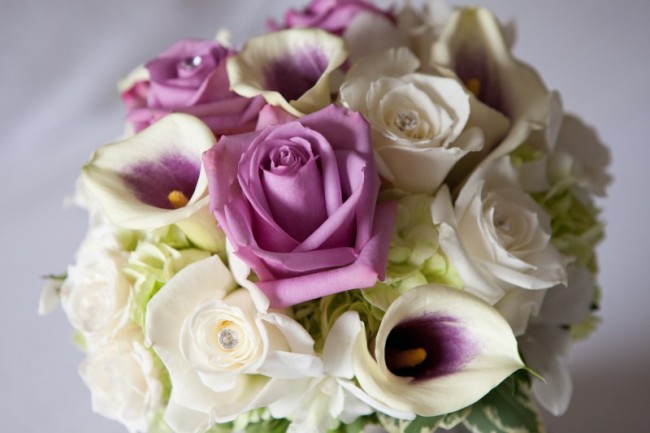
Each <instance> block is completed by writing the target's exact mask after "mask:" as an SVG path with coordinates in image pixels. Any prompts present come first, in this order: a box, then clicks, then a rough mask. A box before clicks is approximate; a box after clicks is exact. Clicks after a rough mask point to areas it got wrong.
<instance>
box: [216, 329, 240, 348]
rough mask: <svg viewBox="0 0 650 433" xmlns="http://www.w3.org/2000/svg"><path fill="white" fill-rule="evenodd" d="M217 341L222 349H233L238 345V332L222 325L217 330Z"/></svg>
mask: <svg viewBox="0 0 650 433" xmlns="http://www.w3.org/2000/svg"><path fill="white" fill-rule="evenodd" d="M226 326H227V325H226ZM218 341H219V345H220V346H221V347H222V348H223V349H224V350H233V349H235V348H236V347H237V346H239V334H238V333H237V331H235V330H234V329H232V328H228V327H224V328H221V329H220V330H219V335H218Z"/></svg>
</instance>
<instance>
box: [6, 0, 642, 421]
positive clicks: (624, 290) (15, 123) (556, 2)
mask: <svg viewBox="0 0 650 433" xmlns="http://www.w3.org/2000/svg"><path fill="white" fill-rule="evenodd" d="M302 3H303V2H302V1H300V0H272V1H271V0H267V1H263V0H241V1H234V0H184V1H183V0H157V1H155V0H129V1H127V0H114V1H107V0H103V1H100V0H96V1H91V0H67V1H66V0H0V59H1V60H0V62H1V67H0V206H1V207H0V209H1V212H0V218H1V220H0V221H1V223H2V224H0V230H1V231H0V234H1V237H0V239H1V240H2V247H1V248H0V270H1V271H2V273H1V274H0V278H1V279H0V281H1V282H2V283H1V284H2V290H1V291H0V309H1V311H0V411H1V413H2V421H0V430H2V431H6V432H22V433H31V432H39V433H43V432H54V433H87V432H93V433H109V432H113V433H119V432H125V431H126V430H125V429H124V428H123V427H122V426H121V425H119V424H117V423H114V422H110V421H107V420H105V419H103V418H102V417H100V416H98V415H95V414H93V413H92V412H91V408H90V395H89V392H88V390H87V389H86V388H85V387H84V385H83V383H82V382H81V379H80V378H79V377H78V375H77V365H78V363H79V361H80V360H81V359H82V354H81V353H80V352H78V351H77V349H75V348H74V347H73V345H72V344H71V339H70V336H71V328H70V326H69V325H68V323H67V322H66V320H65V317H64V315H63V313H62V312H61V311H60V310H58V311H56V312H55V313H54V314H52V315H51V316H48V317H46V318H39V317H38V316H37V315H36V309H37V305H38V298H39V293H40V287H41V281H40V279H39V276H40V275H43V274H46V273H50V272H55V273H58V272H63V271H65V268H66V266H67V265H68V264H69V263H70V262H71V261H72V260H73V255H74V251H75V249H76V247H77V246H78V244H79V242H80V241H81V239H82V237H83V235H84V232H85V226H86V215H85V214H84V213H83V212H81V211H79V210H76V209H72V210H64V208H63V206H62V201H63V199H64V198H65V197H66V196H68V195H69V194H70V193H71V192H72V191H73V186H74V180H75V178H76V176H77V173H78V170H79V167H80V166H81V165H82V164H83V163H84V162H85V161H86V159H87V158H88V156H89V155H90V153H91V152H92V151H93V150H94V149H95V148H96V147H97V146H99V145H101V144H103V143H105V142H108V141H110V140H111V139H112V138H114V137H116V136H118V135H119V134H120V132H121V129H122V124H121V119H122V116H123V111H122V108H121V106H120V101H119V98H118V94H117V92H116V87H115V82H116V81H117V80H118V79H119V78H120V77H122V76H123V75H124V74H126V73H127V72H128V71H129V70H130V69H131V68H132V67H134V66H136V65H137V64H139V63H141V62H143V61H145V60H148V59H149V58H151V57H152V56H154V55H156V54H157V53H158V52H159V51H161V50H163V49H164V48H167V47H168V46H169V45H170V44H171V43H173V42H174V41H176V40H177V39H180V38H182V37H186V36H197V37H204V38H211V37H213V36H214V34H215V33H216V31H217V29H218V28H220V27H229V28H230V29H231V30H232V31H233V34H234V37H235V41H236V42H241V41H243V40H244V39H245V38H246V37H248V36H250V35H253V34H256V33H260V32H262V30H263V24H264V22H265V19H266V17H267V16H275V17H279V16H280V14H281V11H282V10H284V9H286V8H287V7H288V6H289V5H292V4H293V5H297V6H299V5H301V4H302ZM386 3H387V2H386V1H384V2H382V4H386ZM458 3H462V1H456V2H455V4H458ZM475 3H482V4H485V5H486V6H488V7H490V8H492V9H493V10H494V11H495V12H496V13H497V14H498V15H499V16H500V17H501V18H502V19H503V20H510V19H515V20H516V21H517V24H518V25H517V27H518V29H519V32H518V33H519V37H518V42H517V45H516V50H515V51H516V53H517V54H518V55H519V56H520V57H521V58H523V59H524V60H526V61H528V62H530V63H531V64H533V65H534V66H535V67H536V68H537V69H538V70H539V71H540V72H541V74H542V76H543V77H544V78H545V80H546V82H547V84H548V85H549V87H551V88H555V89H558V90H560V92H561V93H562V96H563V100H564V103H565V107H566V108H567V109H568V110H570V111H572V112H575V113H578V114H580V115H581V116H582V117H583V118H584V119H585V120H587V121H588V122H589V123H591V124H594V125H596V126H597V127H598V130H599V131H600V134H601V136H602V138H603V139H604V141H605V142H607V143H608V144H609V145H610V146H611V149H612V152H613V156H614V164H613V166H612V170H613V173H614V176H615V183H614V184H613V185H612V187H611V189H610V191H609V198H608V199H607V200H606V201H605V202H604V203H603V205H604V207H605V213H604V218H605V220H606V221H607V226H608V227H607V234H608V238H607V240H606V242H605V243H604V244H603V245H602V247H601V248H600V262H601V267H602V274H601V283H602V287H603V289H604V299H603V304H602V305H603V310H602V318H603V324H602V326H601V328H600V330H599V332H598V333H596V334H595V335H594V336H593V337H592V338H591V339H590V340H588V341H586V342H583V343H580V344H579V345H577V346H576V347H575V351H574V353H573V357H572V370H573V377H574V380H575V388H576V389H575V394H574V399H573V402H572V405H571V407H570V408H569V412H568V413H567V415H566V416H564V417H563V418H559V419H551V420H549V426H550V428H549V430H550V431H551V432H555V433H562V432H592V433H599V432H602V433H605V432H612V431H617V432H631V433H635V432H641V431H647V427H645V426H646V424H647V421H646V418H647V415H648V409H650V373H649V369H650V368H649V367H650V313H649V311H648V310H649V309H650V294H649V293H650V284H649V283H648V281H650V279H649V278H648V269H649V268H650V267H649V265H648V263H649V260H648V259H649V252H648V246H649V245H650V234H649V233H650V230H649V229H648V222H649V221H650V213H649V212H648V210H649V204H648V203H649V200H650V193H649V192H648V189H649V187H650V169H649V164H650V143H648V137H650V103H649V102H648V98H649V97H650V78H649V75H650V74H649V69H650V68H649V65H650V62H649V61H648V48H647V44H648V42H649V41H650V26H648V25H647V21H648V19H649V18H650V2H648V0H624V1H618V2H614V1H611V0H589V1H576V0H573V1H571V0H545V1H530V0H484V1H479V0H476V1H475Z"/></svg>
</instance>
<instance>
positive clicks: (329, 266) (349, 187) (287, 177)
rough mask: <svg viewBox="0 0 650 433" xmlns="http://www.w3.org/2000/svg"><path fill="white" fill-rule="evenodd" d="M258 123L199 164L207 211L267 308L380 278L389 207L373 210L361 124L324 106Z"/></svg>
mask: <svg viewBox="0 0 650 433" xmlns="http://www.w3.org/2000/svg"><path fill="white" fill-rule="evenodd" d="M274 110H277V109H276V108H271V107H268V108H267V109H265V110H263V111H262V116H261V117H264V116H266V114H269V113H273V112H274ZM261 124H265V125H268V126H266V127H264V128H263V129H261V130H258V131H255V132H252V133H247V134H240V135H234V136H224V137H222V138H221V139H220V140H219V141H218V142H217V144H216V145H215V146H214V147H213V148H212V149H210V150H208V151H207V152H206V153H205V154H204V156H203V164H204V166H205V169H206V173H207V174H208V182H209V191H210V206H211V209H212V211H213V213H214V214H215V216H216V218H217V220H218V221H219V224H220V225H221V227H222V228H223V229H224V231H225V232H226V235H227V237H228V240H229V241H230V242H231V243H232V244H233V248H234V251H235V253H236V255H237V256H239V257H240V258H241V259H242V260H243V261H244V262H246V263H247V264H248V265H249V266H250V267H251V268H252V269H253V270H254V271H255V273H256V274H257V276H258V277H259V279H260V282H258V286H259V287H260V289H261V290H262V291H263V292H264V293H265V294H266V295H267V297H268V298H269V301H270V303H271V306H273V307H285V306H290V305H294V304H297V303H299V302H303V301H307V300H310V299H315V298H318V297H322V296H326V295H329V294H332V293H337V292H341V291H344V290H350V289H354V288H366V287H370V286H372V285H373V284H374V283H375V282H376V281H377V279H383V276H384V269H385V266H386V260H387V254H388V246H389V243H390V237H391V232H392V228H393V220H394V215H395V206H394V203H379V204H377V194H378V192H379V176H378V174H377V171H376V168H375V164H374V160H373V154H372V147H371V145H370V136H369V127H368V124H367V123H366V121H365V120H364V119H363V117H361V115H360V114H358V113H355V112H351V111H348V110H346V109H344V108H340V107H335V106H333V105H330V106H328V107H326V108H324V109H322V110H320V111H317V112H315V113H313V114H310V115H307V116H305V117H303V118H301V119H299V120H295V121H290V122H288V123H284V124H273V122H272V121H271V122H269V121H268V120H265V119H262V118H261Z"/></svg>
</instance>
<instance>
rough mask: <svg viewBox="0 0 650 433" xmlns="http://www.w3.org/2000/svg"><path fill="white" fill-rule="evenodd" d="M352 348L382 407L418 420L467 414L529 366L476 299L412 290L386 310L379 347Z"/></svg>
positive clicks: (361, 344) (428, 288)
mask: <svg viewBox="0 0 650 433" xmlns="http://www.w3.org/2000/svg"><path fill="white" fill-rule="evenodd" d="M374 346H375V347H374V356H373V355H372V354H371V353H370V352H369V350H368V343H367V341H366V338H365V333H363V332H361V333H359V334H358V336H357V339H356V342H355V348H354V364H353V368H354V373H355V375H356V378H357V380H358V381H359V384H360V385H361V388H362V389H363V390H364V391H365V392H366V393H368V394H369V395H372V396H373V397H374V398H375V399H377V400H378V401H380V402H382V403H384V404H385V405H387V406H389V407H391V408H393V409H394V410H401V411H407V412H414V413H416V414H417V415H420V416H438V415H442V414H446V413H450V412H454V411H457V410H459V409H462V408H464V407H466V406H468V405H470V404H472V403H474V402H476V401H478V400H479V399H480V398H481V397H483V396H484V395H485V394H487V393H488V392H489V391H490V390H491V389H492V388H494V387H495V386H497V385H498V384H499V383H500V382H501V381H503V380H504V379H505V378H506V377H508V376H509V375H510V374H512V373H513V372H514V371H516V370H518V369H519V368H521V367H523V362H522V361H521V359H520V357H519V354H518V352H517V341H516V340H515V337H514V335H513V333H512V331H511V329H510V326H509V325H508V323H507V322H506V321H505V320H504V319H503V318H502V317H501V316H500V315H499V313H498V312H497V311H496V310H494V309H493V308H492V307H491V306H490V305H488V304H486V303H485V302H483V301H481V300H480V299H478V298H476V297H474V296H472V295H471V294H469V293H467V292H464V291H461V290H457V289H452V288H449V287H446V286H440V285H425V286H420V287H417V288H414V289H412V290H410V291H408V292H407V293H405V294H404V295H402V296H401V297H399V298H398V299H397V300H396V301H395V302H394V303H393V304H392V305H391V306H390V307H389V308H388V310H387V311H386V315H385V316H384V318H383V320H382V322H381V325H380V326H379V331H378V333H377V337H376V340H375V344H374Z"/></svg>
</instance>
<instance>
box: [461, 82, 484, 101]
mask: <svg viewBox="0 0 650 433" xmlns="http://www.w3.org/2000/svg"><path fill="white" fill-rule="evenodd" d="M465 86H467V90H469V91H470V92H472V94H473V95H474V96H475V97H477V98H478V95H479V94H480V93H481V81H480V80H479V79H478V78H470V79H469V80H467V82H466V83H465Z"/></svg>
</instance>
